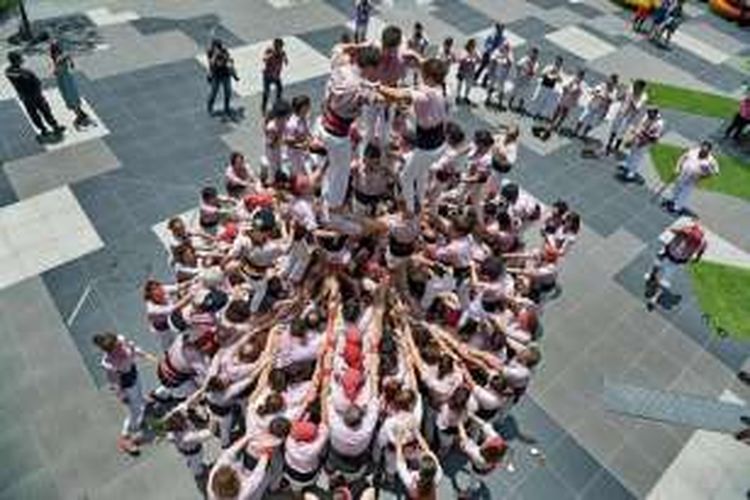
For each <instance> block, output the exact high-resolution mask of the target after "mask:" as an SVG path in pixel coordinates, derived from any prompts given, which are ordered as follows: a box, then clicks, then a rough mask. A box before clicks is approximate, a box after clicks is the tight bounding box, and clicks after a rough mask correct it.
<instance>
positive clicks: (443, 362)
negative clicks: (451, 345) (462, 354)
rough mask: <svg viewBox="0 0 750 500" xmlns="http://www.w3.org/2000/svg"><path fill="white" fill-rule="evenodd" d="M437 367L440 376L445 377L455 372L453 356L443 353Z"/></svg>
mask: <svg viewBox="0 0 750 500" xmlns="http://www.w3.org/2000/svg"><path fill="white" fill-rule="evenodd" d="M437 368H438V369H437V376H438V378H443V377H446V376H448V375H450V374H451V373H453V358H452V357H450V356H449V355H448V354H443V355H442V356H440V361H438V365H437Z"/></svg>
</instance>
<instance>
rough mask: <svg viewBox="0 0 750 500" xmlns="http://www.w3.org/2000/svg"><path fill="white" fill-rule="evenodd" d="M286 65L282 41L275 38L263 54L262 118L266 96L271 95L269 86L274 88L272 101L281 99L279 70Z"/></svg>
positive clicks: (281, 89) (281, 86) (287, 61)
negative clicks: (274, 92) (274, 93)
mask: <svg viewBox="0 0 750 500" xmlns="http://www.w3.org/2000/svg"><path fill="white" fill-rule="evenodd" d="M287 64H289V60H288V59H287V58H286V51H285V50H284V40H282V39H281V38H276V39H275V40H274V41H273V44H272V45H271V46H270V47H268V48H267V49H266V51H265V53H264V54H263V102H262V103H261V111H262V112H263V115H264V116H265V114H266V108H267V107H268V95H269V94H270V93H271V86H274V87H276V97H275V99H274V101H278V100H279V99H281V94H282V92H283V91H284V87H283V85H282V84H281V70H282V68H283V67H284V66H285V65H287Z"/></svg>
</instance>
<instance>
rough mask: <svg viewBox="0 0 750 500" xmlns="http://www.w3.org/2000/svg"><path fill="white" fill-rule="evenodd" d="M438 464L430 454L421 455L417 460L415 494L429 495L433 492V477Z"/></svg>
mask: <svg viewBox="0 0 750 500" xmlns="http://www.w3.org/2000/svg"><path fill="white" fill-rule="evenodd" d="M437 471H438V464H437V462H436V461H435V457H433V456H432V455H430V454H427V453H424V454H422V458H421V459H420V460H419V475H418V476H417V492H418V494H419V495H420V496H424V495H430V494H432V493H433V492H434V491H435V476H436V475H437Z"/></svg>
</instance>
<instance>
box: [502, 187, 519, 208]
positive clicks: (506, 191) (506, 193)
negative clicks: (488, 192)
mask: <svg viewBox="0 0 750 500" xmlns="http://www.w3.org/2000/svg"><path fill="white" fill-rule="evenodd" d="M500 194H501V195H502V197H503V198H505V200H506V201H507V202H508V203H515V202H516V201H517V200H518V194H519V190H518V184H515V183H513V182H509V183H508V184H506V185H505V186H503V187H502V188H501V189H500Z"/></svg>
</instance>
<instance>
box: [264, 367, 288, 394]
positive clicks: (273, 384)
mask: <svg viewBox="0 0 750 500" xmlns="http://www.w3.org/2000/svg"><path fill="white" fill-rule="evenodd" d="M268 386H269V387H270V388H271V390H272V391H274V392H278V393H281V392H284V390H286V386H287V377H286V373H285V372H284V370H282V369H281V368H273V369H272V370H271V371H270V372H269V374H268Z"/></svg>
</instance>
